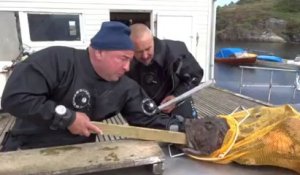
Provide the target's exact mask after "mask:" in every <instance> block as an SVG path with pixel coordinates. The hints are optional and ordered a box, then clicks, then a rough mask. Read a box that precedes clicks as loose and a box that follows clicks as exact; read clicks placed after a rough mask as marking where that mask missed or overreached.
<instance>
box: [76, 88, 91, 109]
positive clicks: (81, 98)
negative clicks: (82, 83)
mask: <svg viewBox="0 0 300 175" xmlns="http://www.w3.org/2000/svg"><path fill="white" fill-rule="evenodd" d="M90 99H91V96H90V93H89V91H87V90H86V89H79V90H77V91H76V92H75V94H74V96H73V106H74V107H75V108H76V109H82V108H85V107H86V106H87V105H88V104H90Z"/></svg>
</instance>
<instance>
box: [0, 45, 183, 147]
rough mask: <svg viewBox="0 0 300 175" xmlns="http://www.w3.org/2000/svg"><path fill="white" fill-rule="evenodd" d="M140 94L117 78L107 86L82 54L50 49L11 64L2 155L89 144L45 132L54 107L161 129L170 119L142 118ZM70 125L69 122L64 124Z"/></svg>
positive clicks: (85, 53)
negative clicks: (8, 124)
mask: <svg viewBox="0 0 300 175" xmlns="http://www.w3.org/2000/svg"><path fill="white" fill-rule="evenodd" d="M145 97H146V96H145V93H143V90H142V89H141V88H140V87H139V86H138V84H137V83H136V82H134V81H133V80H131V79H130V78H128V77H126V76H123V77H122V78H120V80H119V81H116V82H108V81H105V80H103V79H102V78H100V77H99V76H98V75H97V74H96V72H95V71H94V69H93V67H92V64H91V62H90V59H89V55H88V51H87V50H77V49H73V48H68V47H50V48H47V49H44V50H41V51H38V52H36V53H34V54H33V55H31V56H30V57H29V58H28V59H26V60H25V61H23V62H21V63H19V64H17V65H16V67H15V69H14V71H13V72H12V74H11V76H10V77H9V79H8V81H7V84H6V87H5V89H4V92H3V95H2V107H3V110H4V111H6V112H8V113H10V114H12V115H14V116H15V117H16V123H15V125H14V127H13V128H12V131H11V132H10V133H9V134H8V135H7V137H6V139H5V140H4V142H3V143H4V147H3V150H4V151H6V150H15V149H17V148H21V149H27V148H36V147H47V146H57V145H65V144H76V143H84V142H91V141H94V140H95V135H93V136H90V137H83V136H78V135H72V134H71V133H70V132H69V131H68V129H67V127H68V126H62V127H60V128H59V129H56V130H53V129H50V126H52V125H53V120H54V118H55V117H54V116H55V112H54V110H55V107H56V106H57V105H59V104H61V105H64V106H66V107H67V109H68V112H71V114H72V117H71V118H73V119H74V117H75V111H79V112H83V113H85V114H87V115H88V116H89V117H90V119H91V120H93V121H101V120H103V119H106V118H109V117H112V116H114V115H115V114H117V113H119V112H120V113H121V114H122V115H123V116H124V117H125V118H126V119H127V121H128V123H129V124H130V125H135V126H146V127H153V128H160V129H166V127H167V126H168V125H169V124H170V123H174V122H177V121H176V119H175V118H170V117H168V116H165V115H162V114H158V115H155V116H151V117H150V116H147V115H145V114H144V113H143V111H142V108H141V102H142V100H143V99H144V98H145ZM70 120H72V119H70Z"/></svg>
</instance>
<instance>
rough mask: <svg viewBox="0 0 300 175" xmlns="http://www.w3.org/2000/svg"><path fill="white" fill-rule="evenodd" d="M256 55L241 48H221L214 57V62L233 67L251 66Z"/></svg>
mask: <svg viewBox="0 0 300 175" xmlns="http://www.w3.org/2000/svg"><path fill="white" fill-rule="evenodd" d="M256 57H257V55H256V54H254V53H248V52H247V51H246V50H244V49H242V48H221V49H220V50H219V52H217V53H216V55H215V62H217V63H226V64H233V65H241V64H253V63H255V61H256Z"/></svg>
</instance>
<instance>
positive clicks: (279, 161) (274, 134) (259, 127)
mask: <svg viewBox="0 0 300 175" xmlns="http://www.w3.org/2000/svg"><path fill="white" fill-rule="evenodd" d="M218 117H223V118H225V119H226V121H227V123H228V125H229V127H230V129H229V130H228V132H227V133H226V135H225V138H224V141H223V145H222V147H221V148H220V149H218V150H216V151H214V152H213V153H212V154H211V155H210V156H208V157H199V156H194V155H189V156H190V157H192V158H195V159H198V160H205V161H213V162H216V163H221V164H227V163H230V162H232V161H234V162H237V163H240V164H244V165H272V166H278V167H283V168H288V169H291V170H294V171H296V172H298V173H300V113H298V112H297V111H296V110H295V109H293V108H292V107H291V106H290V105H284V106H279V107H256V108H252V109H249V110H245V111H240V112H236V113H233V114H230V115H220V116H218Z"/></svg>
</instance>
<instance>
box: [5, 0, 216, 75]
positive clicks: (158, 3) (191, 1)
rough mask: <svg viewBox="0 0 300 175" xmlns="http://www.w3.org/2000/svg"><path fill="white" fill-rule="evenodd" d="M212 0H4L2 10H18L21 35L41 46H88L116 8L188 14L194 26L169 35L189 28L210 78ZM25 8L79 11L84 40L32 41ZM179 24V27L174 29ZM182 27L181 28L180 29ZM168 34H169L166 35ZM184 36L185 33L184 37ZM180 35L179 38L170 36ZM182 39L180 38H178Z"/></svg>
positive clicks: (155, 16)
mask: <svg viewBox="0 0 300 175" xmlns="http://www.w3.org/2000/svg"><path fill="white" fill-rule="evenodd" d="M212 4H213V0H127V1H124V0H84V1H83V0H1V1H0V11H19V12H20V23H21V35H22V41H23V43H24V44H27V45H30V46H31V47H33V49H34V50H38V49H41V48H44V47H47V46H50V45H65V46H71V47H77V48H85V47H87V46H88V45H89V42H90V38H91V37H92V36H93V35H94V34H95V33H96V32H97V31H98V30H99V28H100V25H101V23H102V22H103V21H107V20H109V12H110V11H111V10H113V11H129V12H130V11H140V12H143V11H147V12H152V18H153V19H152V23H153V24H154V22H157V20H159V17H161V16H166V15H167V16H169V17H171V18H173V19H176V17H179V16H181V17H188V18H189V20H190V21H191V22H189V24H190V25H191V26H192V28H191V29H190V30H189V29H186V27H188V26H185V25H181V24H180V22H178V23H174V24H173V25H172V27H171V26H170V28H168V29H164V30H167V31H169V32H170V33H172V32H173V34H172V35H169V36H181V35H182V33H180V34H178V35H177V34H176V33H175V32H180V31H189V33H190V34H188V35H189V36H188V37H190V40H189V41H188V43H187V45H188V46H190V48H189V49H190V51H191V52H192V53H193V55H194V56H195V57H196V59H197V61H198V62H199V64H200V65H201V66H202V67H203V68H204V71H205V77H204V80H207V79H208V78H209V73H208V71H211V70H210V64H211V59H212V58H210V57H211V53H210V52H211V49H212V48H211V42H212V41H211V39H212V36H211V35H212V30H213V29H212V28H211V26H212V24H211V23H212V22H214V20H212V18H214V17H213V16H212V15H213V6H212ZM26 12H38V13H49V12H50V13H52V12H55V13H70V14H80V22H81V26H82V27H81V34H82V40H81V41H76V42H63V41H60V42H31V41H30V37H29V32H28V31H29V29H28V23H27V21H26V20H27V13H26ZM157 28H159V26H157ZM174 28H176V29H174ZM181 29H182V30H181ZM164 38H168V36H166V37H164ZM181 38H182V37H181ZM169 39H178V38H174V37H172V38H169ZM179 39H180V38H179Z"/></svg>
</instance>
